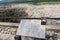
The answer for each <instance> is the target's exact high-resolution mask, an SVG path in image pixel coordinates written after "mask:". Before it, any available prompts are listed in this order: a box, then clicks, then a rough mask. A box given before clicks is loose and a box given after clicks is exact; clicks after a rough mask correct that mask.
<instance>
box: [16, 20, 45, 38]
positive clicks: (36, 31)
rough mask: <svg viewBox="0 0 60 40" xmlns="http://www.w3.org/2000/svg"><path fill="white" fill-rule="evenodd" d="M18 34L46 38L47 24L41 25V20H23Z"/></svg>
mask: <svg viewBox="0 0 60 40" xmlns="http://www.w3.org/2000/svg"><path fill="white" fill-rule="evenodd" d="M16 35H21V36H29V37H36V38H45V25H41V20H34V19H33V20H28V19H25V20H21V23H20V25H19V28H18V30H17V34H16Z"/></svg>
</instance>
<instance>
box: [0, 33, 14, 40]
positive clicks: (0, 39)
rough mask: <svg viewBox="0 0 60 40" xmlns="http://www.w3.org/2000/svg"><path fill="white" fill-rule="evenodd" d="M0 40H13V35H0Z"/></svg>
mask: <svg viewBox="0 0 60 40" xmlns="http://www.w3.org/2000/svg"><path fill="white" fill-rule="evenodd" d="M0 40H14V35H9V34H1V33H0Z"/></svg>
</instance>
